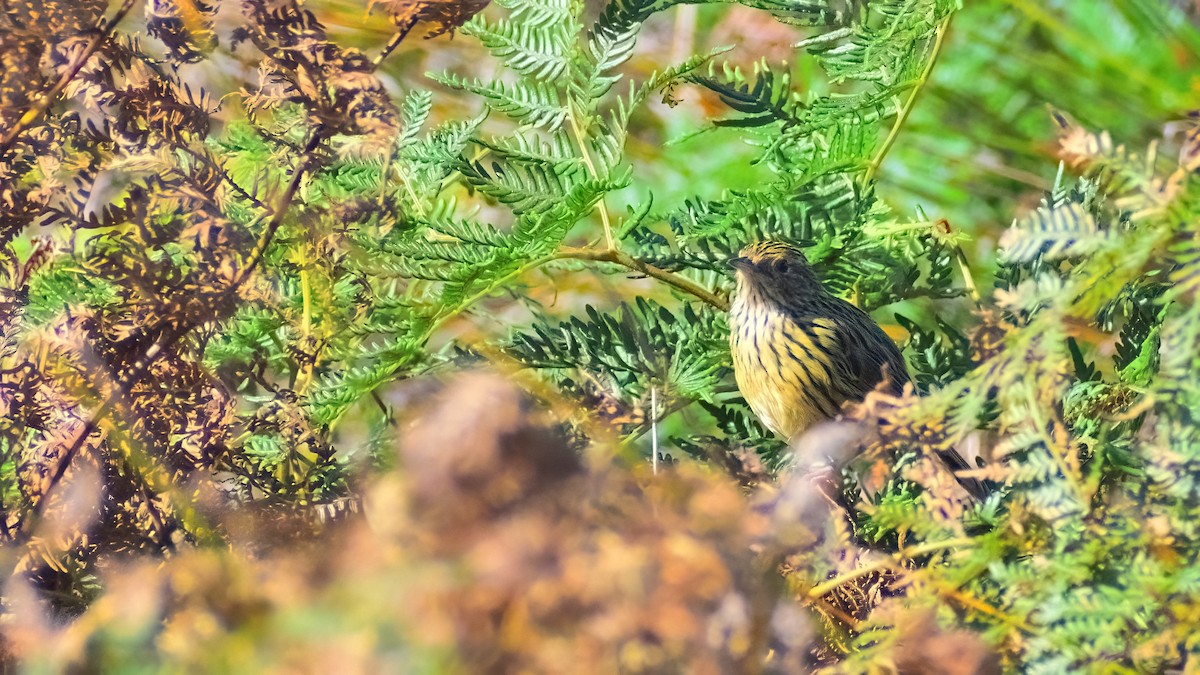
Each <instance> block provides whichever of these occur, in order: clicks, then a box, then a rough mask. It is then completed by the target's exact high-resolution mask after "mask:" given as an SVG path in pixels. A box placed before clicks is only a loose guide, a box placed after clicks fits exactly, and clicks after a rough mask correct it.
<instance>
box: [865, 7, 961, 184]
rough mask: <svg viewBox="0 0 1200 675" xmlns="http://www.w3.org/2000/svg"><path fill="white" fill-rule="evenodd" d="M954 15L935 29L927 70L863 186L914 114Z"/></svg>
mask: <svg viewBox="0 0 1200 675" xmlns="http://www.w3.org/2000/svg"><path fill="white" fill-rule="evenodd" d="M953 16H954V15H953V14H951V15H950V16H947V17H946V18H945V19H942V22H941V23H939V24H938V26H937V28H936V29H934V37H933V48H932V50H931V51H930V54H929V60H928V61H926V62H925V69H924V70H923V71H921V76H920V77H918V78H917V81H916V82H914V83H913V86H912V91H910V92H909V93H908V100H906V101H905V102H904V105H903V106H901V107H900V112H899V113H898V114H897V115H896V121H895V122H894V123H893V124H892V128H891V130H890V131H888V135H887V138H885V139H884V140H883V145H881V146H879V150H878V151H876V152H875V156H874V157H872V158H871V163H870V164H868V165H867V170H866V172H864V173H863V180H862V184H863V185H864V186H865V185H868V184H869V183H870V182H871V180H872V179H873V178H874V177H875V174H876V173H877V172H878V171H879V167H880V166H882V165H883V160H884V159H886V158H887V154H888V152H890V151H891V149H892V146H893V145H895V143H896V138H897V137H899V135H900V128H901V127H903V126H904V123H905V122H907V121H908V116H909V115H910V114H912V111H913V107H914V106H915V105H916V102H917V97H918V96H919V95H920V94H921V90H923V89H924V88H925V84H926V83H927V82H929V75H930V74H931V73H932V72H933V66H934V64H935V63H937V59H938V55H939V54H941V52H942V43H943V42H944V40H945V38H946V30H947V29H948V28H949V27H950V19H951V18H952V17H953Z"/></svg>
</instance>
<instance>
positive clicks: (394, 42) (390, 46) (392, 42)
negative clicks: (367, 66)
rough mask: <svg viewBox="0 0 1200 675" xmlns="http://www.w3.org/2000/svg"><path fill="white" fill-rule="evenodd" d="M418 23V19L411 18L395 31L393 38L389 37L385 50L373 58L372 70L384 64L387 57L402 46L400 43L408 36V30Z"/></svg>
mask: <svg viewBox="0 0 1200 675" xmlns="http://www.w3.org/2000/svg"><path fill="white" fill-rule="evenodd" d="M416 25H417V20H416V19H415V18H414V19H411V20H409V22H408V25H405V26H402V27H400V28H399V29H398V30H397V31H396V32H395V33H393V34H392V37H391V39H389V40H388V41H387V44H386V45H384V46H383V50H382V51H380V52H379V54H378V55H377V56H376V57H375V58H374V59H372V60H371V70H376V69H378V68H379V66H381V65H383V62H384V61H385V60H387V57H388V56H390V55H391V53H392V52H394V51H395V50H396V47H399V46H400V43H401V42H403V41H404V38H406V37H408V32H409V31H411V30H412V29H413V26H416Z"/></svg>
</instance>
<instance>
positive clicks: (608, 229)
mask: <svg viewBox="0 0 1200 675" xmlns="http://www.w3.org/2000/svg"><path fill="white" fill-rule="evenodd" d="M567 119H569V120H570V121H571V131H573V132H575V140H576V141H577V142H578V143H579V154H580V156H581V158H582V159H583V163H584V165H585V166H586V167H587V170H588V173H590V174H591V175H592V179H593V180H599V179H600V173H599V172H598V171H597V170H596V164H595V163H594V162H593V161H592V153H590V152H588V148H587V134H586V132H585V131H584V130H583V128H582V127H580V125H579V118H578V117H577V116H576V115H575V106H574V105H571V104H568V105H567ZM596 208H597V209H598V210H599V211H600V222H601V224H603V225H604V243H605V245H606V246H607V247H608V250H610V251H614V250H616V248H617V244H616V241H615V240H614V239H613V234H612V223H611V222H610V221H609V218H608V207H607V206H605V204H604V195H600V201H598V202H596Z"/></svg>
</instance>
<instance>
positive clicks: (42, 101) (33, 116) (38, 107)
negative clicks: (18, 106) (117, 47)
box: [0, 0, 135, 155]
mask: <svg viewBox="0 0 1200 675" xmlns="http://www.w3.org/2000/svg"><path fill="white" fill-rule="evenodd" d="M134 2H135V0H125V2H122V3H121V6H120V8H118V9H117V13H116V14H113V15H112V16H111V17H109V18H108V20H106V21H105V22H104V23H102V24H100V29H99V33H98V34H97V35H96V37H95V38H93V39H92V41H91V42H89V43H88V45H87V47H86V48H85V49H84V50H83V53H82V54H80V55H79V56H78V57H77V58H76V59H75V61H74V62H73V63H72V64H71V65H70V67H69V68H67V72H65V73H63V74H62V77H59V78H58V82H55V83H54V86H53V87H51V88H50V91H47V92H46V93H45V94H43V95H42V96H41V98H39V99H38V100H37V101H35V102H34V103H33V105H32V106H30V107H29V110H26V111H25V114H24V115H21V118H20V119H19V120H17V122H16V123H15V124H13V126H12V128H11V129H9V130H8V132H7V133H5V134H4V138H3V139H0V155H4V153H6V152H8V150H9V149H10V148H11V147H12V145H13V143H16V142H17V137H18V136H20V135H21V133H22V132H24V131H25V130H26V129H28V128H29V126H30V125H31V124H33V123H34V122H36V121H37V120H38V118H40V117H41V116H42V115H43V114H45V112H46V111H47V110H49V109H50V106H51V105H53V104H54V100H55V99H57V98H58V95H59V94H61V93H62V92H63V89H66V88H67V85H68V84H70V83H71V80H73V79H75V76H76V75H78V74H79V71H80V70H83V66H84V65H85V64H86V63H87V62H88V61H89V60H91V58H92V55H93V54H95V53H96V50H97V49H99V48H100V45H102V44H104V41H105V40H107V39H108V38H109V34H110V33H112V30H113V29H114V28H116V26H117V24H119V23H121V20H122V19H124V18H125V15H126V14H128V13H129V10H131V9H133V5H134Z"/></svg>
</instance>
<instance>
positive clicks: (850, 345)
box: [729, 241, 977, 492]
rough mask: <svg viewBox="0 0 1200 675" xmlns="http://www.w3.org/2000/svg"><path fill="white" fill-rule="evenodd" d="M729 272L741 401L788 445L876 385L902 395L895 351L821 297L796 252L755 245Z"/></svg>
mask: <svg viewBox="0 0 1200 675" xmlns="http://www.w3.org/2000/svg"><path fill="white" fill-rule="evenodd" d="M731 265H732V266H733V267H734V268H735V269H736V270H737V292H736V294H735V295H734V299H733V303H732V306H731V307H730V312H729V326H730V346H731V351H732V353H733V370H734V374H735V376H736V378H737V383H738V389H740V390H741V392H742V396H743V397H744V398H745V399H746V402H747V403H749V404H750V408H751V409H752V410H753V411H754V414H755V415H757V416H758V418H759V420H761V421H762V423H763V424H764V425H766V426H767V428H769V429H770V430H771V431H773V432H775V433H776V434H778V435H779V436H781V437H782V438H785V439H787V440H788V441H794V440H795V439H796V438H797V437H799V436H800V435H801V434H803V433H804V432H805V431H806V430H807V429H808V428H809V427H811V426H812V425H813V424H815V423H817V422H819V421H821V420H827V419H832V418H833V417H835V416H836V415H837V414H838V412H839V411H840V410H841V408H842V405H843V404H844V403H846V402H847V401H861V400H862V399H863V398H864V397H866V395H867V394H868V393H869V392H870V391H872V390H873V389H875V388H876V387H877V386H879V385H880V383H881V382H884V384H883V385H882V386H883V389H884V390H885V391H887V392H889V393H892V394H897V395H898V394H899V393H900V392H901V391H902V390H903V388H904V385H905V383H907V382H908V381H909V376H908V369H907V368H906V367H905V365H904V358H903V357H902V356H901V355H900V350H899V349H897V348H896V345H895V344H894V343H893V342H892V341H891V339H890V338H889V337H888V336H887V335H886V334H885V333H884V332H883V330H882V329H881V328H880V327H879V326H878V325H876V323H875V322H874V321H873V320H872V319H871V317H869V316H867V314H866V313H865V312H863V311H862V310H860V309H859V308H857V307H855V306H854V305H851V304H850V303H848V302H846V301H845V300H842V299H841V298H837V297H835V296H833V295H831V294H830V293H829V292H827V291H826V290H825V288H824V287H823V286H821V282H820V281H819V280H818V279H817V277H816V275H815V274H814V273H813V271H812V268H811V267H810V266H809V264H808V261H807V260H806V259H805V258H804V255H803V254H802V253H801V252H800V251H799V250H798V249H796V248H794V247H792V246H789V245H787V244H784V243H781V242H772V241H767V242H760V243H757V244H752V245H750V246H748V247H746V248H745V249H743V250H742V252H741V254H740V257H738V258H735V259H734V260H732V261H731ZM944 459H945V460H946V463H947V464H948V465H949V466H950V468H951V469H954V470H961V469H964V468H967V464H966V462H965V461H963V460H962V458H961V457H959V456H958V455H957V454H953V453H951V456H947V457H944ZM972 483H973V482H972ZM964 486H965V487H967V488H968V490H971V491H972V492H977V491H976V490H975V489H973V488H975V487H976V486H975V485H966V483H965V482H964Z"/></svg>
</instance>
